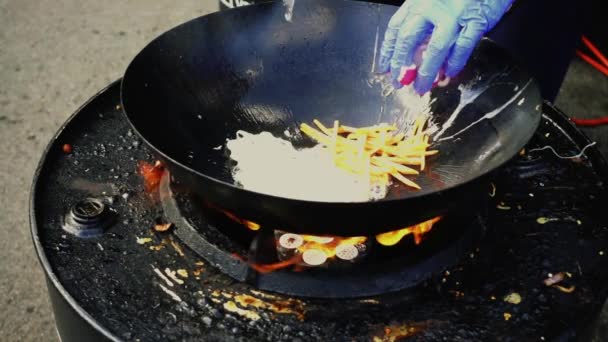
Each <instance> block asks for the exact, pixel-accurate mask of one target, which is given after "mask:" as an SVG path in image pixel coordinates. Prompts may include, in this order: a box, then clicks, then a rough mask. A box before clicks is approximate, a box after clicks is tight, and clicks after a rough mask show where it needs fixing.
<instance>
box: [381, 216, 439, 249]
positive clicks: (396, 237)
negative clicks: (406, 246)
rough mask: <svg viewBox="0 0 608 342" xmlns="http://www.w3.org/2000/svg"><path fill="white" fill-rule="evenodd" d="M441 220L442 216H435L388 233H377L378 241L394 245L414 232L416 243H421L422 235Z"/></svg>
mask: <svg viewBox="0 0 608 342" xmlns="http://www.w3.org/2000/svg"><path fill="white" fill-rule="evenodd" d="M439 220H441V217H435V218H433V219H431V220H428V221H425V222H422V223H420V224H417V225H415V226H411V227H408V228H403V229H399V230H395V231H392V232H388V233H382V234H379V235H376V241H378V243H379V244H381V245H383V246H394V245H396V244H397V243H399V241H401V239H403V238H404V237H406V236H407V235H409V234H413V235H414V243H415V244H417V245H419V244H420V243H421V242H422V237H423V236H424V235H425V234H426V233H428V232H430V231H431V229H432V228H433V225H434V224H435V223H437V222H438V221H439Z"/></svg>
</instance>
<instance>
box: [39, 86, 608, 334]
mask: <svg viewBox="0 0 608 342" xmlns="http://www.w3.org/2000/svg"><path fill="white" fill-rule="evenodd" d="M118 102H119V88H118V86H117V85H114V86H113V87H111V88H110V90H108V91H107V92H105V93H102V94H101V95H100V96H99V97H98V98H96V99H95V100H94V101H92V102H91V103H89V104H88V105H87V106H85V107H84V109H83V110H82V111H80V112H79V113H78V115H76V117H75V118H74V119H73V120H72V121H70V122H69V123H68V124H67V126H66V127H65V128H63V129H62V130H61V133H60V134H59V136H58V137H57V138H56V139H54V140H53V143H52V144H51V146H50V149H49V150H48V151H47V153H46V154H45V157H44V158H43V161H42V164H41V168H40V170H39V171H40V172H39V173H37V180H36V184H35V186H34V194H33V199H32V201H33V202H32V204H33V205H32V212H31V215H32V225H33V227H32V228H33V233H34V237H35V241H40V243H39V244H36V248H37V251H38V253H39V254H40V255H41V258H44V259H43V260H45V261H46V262H45V263H44V264H43V267H44V270H45V272H46V273H47V275H52V276H53V277H49V279H50V281H49V284H50V285H49V286H60V287H61V289H62V291H67V292H63V293H64V294H63V295H62V294H57V296H56V297H54V298H55V300H54V302H53V304H54V307H56V306H57V305H56V304H57V303H58V302H59V301H62V302H63V303H66V304H65V305H68V306H69V305H72V304H73V303H76V304H77V305H78V306H79V307H80V308H82V310H85V311H86V313H87V315H88V316H87V317H89V318H88V319H89V321H90V320H91V319H92V320H95V322H96V324H97V329H103V330H104V331H105V333H106V334H111V335H112V336H114V337H115V339H116V340H135V339H140V340H163V341H166V340H171V339H175V340H188V339H193V340H200V339H216V340H231V339H232V340H236V341H247V340H251V339H254V340H268V339H270V340H279V341H280V340H285V341H293V340H297V339H302V340H323V341H331V340H340V339H344V337H345V338H347V339H349V340H360V341H369V340H370V339H371V340H373V339H374V337H376V338H379V339H381V340H382V339H384V338H386V339H389V338H391V336H393V337H395V338H397V337H399V338H405V337H408V338H409V339H411V340H422V341H436V340H438V341H441V340H446V339H447V340H456V339H461V340H508V339H512V340H526V339H530V338H533V339H538V340H540V339H541V337H543V338H544V339H545V340H554V339H555V340H560V339H569V338H570V339H574V338H571V337H572V336H574V335H580V334H581V332H582V331H583V330H584V327H585V326H586V325H588V323H589V321H590V320H591V319H592V318H593V317H596V315H597V312H598V310H599V308H600V306H601V305H602V303H603V302H604V300H605V298H606V295H607V293H606V291H607V290H608V274H607V273H606V269H607V268H606V267H607V266H608V265H607V260H606V258H605V253H606V251H607V250H608V245H607V244H606V241H608V240H606V239H607V232H606V230H605V229H603V227H605V226H606V223H607V222H608V220H607V219H606V213H605V210H602V209H603V204H604V203H605V200H604V199H603V198H602V196H605V192H606V188H605V184H606V175H607V168H606V164H605V162H604V161H603V160H602V159H601V157H600V156H599V152H598V151H597V150H595V149H593V148H591V149H588V150H587V152H586V156H587V157H583V158H579V159H576V158H575V159H567V160H562V159H559V158H556V157H555V156H554V155H553V154H552V152H551V151H548V150H542V151H540V152H538V153H537V152H530V151H531V150H534V149H536V148H542V147H544V146H546V145H548V144H549V145H551V146H553V147H554V148H555V149H556V151H557V152H558V153H560V154H561V155H562V156H563V155H575V154H578V153H579V152H580V150H581V149H582V147H583V146H585V145H587V144H588V143H589V142H588V141H587V140H586V139H585V138H584V137H583V136H582V135H581V134H580V132H578V131H577V130H576V129H575V128H574V127H571V126H570V125H569V123H568V120H567V118H566V117H565V116H563V115H562V114H560V113H558V112H556V111H555V110H554V109H552V107H551V106H549V105H547V106H546V107H545V112H546V113H547V116H546V117H545V118H544V119H543V124H542V125H541V127H540V129H539V132H538V134H537V135H536V136H535V138H534V140H533V141H532V142H531V143H530V145H529V146H527V148H526V150H527V151H528V152H527V154H526V155H529V156H533V157H534V158H537V157H538V158H539V160H540V161H542V163H539V164H540V165H541V166H542V167H534V169H535V172H534V173H533V174H531V173H529V172H527V173H522V172H520V171H519V170H518V167H517V165H513V164H509V165H508V166H507V167H506V168H505V170H504V171H505V172H504V173H500V174H498V175H496V177H495V178H494V180H495V181H496V182H495V183H494V185H495V187H496V189H495V191H492V188H490V189H489V191H488V192H489V194H488V196H490V195H491V196H490V199H491V201H492V202H490V203H491V204H490V205H489V206H488V215H487V225H486V226H487V227H488V234H486V235H485V236H486V239H484V241H483V242H482V244H481V245H480V246H479V251H477V250H474V251H473V252H472V253H471V254H470V255H469V256H468V257H467V260H468V261H466V262H462V263H460V264H459V265H457V266H455V267H451V268H449V269H447V270H446V271H447V272H444V273H443V274H442V277H439V278H437V279H435V280H433V281H429V282H426V283H423V284H421V285H420V286H418V287H416V288H415V289H410V290H407V291H401V292H399V293H397V294H388V295H385V296H374V297H369V298H365V299H362V300H359V299H340V300H327V299H326V300H309V299H301V298H293V297H289V296H281V295H277V294H273V293H270V292H267V291H259V290H258V289H255V288H252V287H251V286H249V285H247V284H245V283H240V282H235V281H234V280H233V279H231V278H229V277H227V276H226V275H224V274H223V273H222V272H221V271H220V270H219V269H218V268H216V267H214V266H212V265H211V262H209V261H208V260H207V259H206V258H204V257H201V256H199V255H196V254H194V253H193V252H192V251H191V250H189V249H188V248H187V247H186V246H183V245H182V247H180V245H181V243H180V241H179V240H178V239H177V238H176V237H175V236H174V235H173V233H177V232H179V231H180V229H181V228H180V227H176V228H175V229H174V230H173V231H172V232H169V233H159V232H155V231H153V227H154V224H155V222H156V219H157V218H158V217H162V215H163V210H162V208H160V207H159V206H160V204H159V203H158V202H154V201H153V200H152V199H151V198H150V197H149V196H148V194H147V193H146V192H145V189H144V186H143V184H142V183H143V181H142V179H141V177H140V176H139V174H138V173H137V172H136V170H137V168H138V165H137V162H138V161H140V160H145V161H148V162H149V163H154V160H155V158H156V156H155V155H154V154H153V152H152V151H151V150H150V149H148V148H147V147H146V146H143V145H138V147H136V148H134V147H133V146H134V145H133V143H134V141H136V140H137V137H136V136H132V135H130V134H129V133H128V132H129V127H128V124H127V123H126V122H125V121H124V118H123V116H122V113H121V112H120V111H119V110H117V109H116V105H117V103H118ZM100 114H101V115H100ZM66 142H67V143H70V144H71V145H73V146H74V150H73V153H72V154H69V155H66V154H65V153H63V152H62V151H61V145H62V144H64V143H66ZM102 146H105V147H103V148H102ZM524 157H525V156H518V157H517V158H516V160H515V162H518V161H519V160H520V159H525V158H524ZM529 170H530V168H528V171H529ZM553 174H555V175H560V177H561V178H555V177H551V175H553ZM117 176H118V177H117ZM572 177H574V178H572ZM540 183H542V184H543V185H541V184H540ZM564 184H565V186H564ZM579 188H581V189H583V190H578V189H579ZM540 189H544V190H540ZM104 193H105V194H104ZM530 193H532V194H533V197H532V196H530ZM123 194H128V196H124V197H123V196H122V195H123ZM100 195H101V196H102V197H107V196H110V195H111V196H112V197H115V199H114V201H113V202H112V204H111V207H112V208H113V209H115V210H116V211H117V214H118V215H119V217H120V220H118V222H117V223H116V224H115V225H113V226H111V227H110V228H109V229H108V230H107V231H106V233H105V234H103V235H102V236H100V237H99V238H97V239H94V240H91V239H80V238H76V237H74V236H72V235H70V234H66V233H65V232H64V231H63V230H62V229H61V227H60V225H61V222H60V220H59V219H58V218H60V217H61V216H62V215H63V214H64V213H65V210H66V208H65V206H66V204H71V203H76V202H78V201H79V200H82V199H83V198H85V197H89V196H93V197H97V196H100ZM492 196H493V197H492ZM555 198H557V200H553V199H555ZM547 203H549V204H550V205H546V204H547ZM585 203H586V205H583V204H585ZM539 208H540V209H541V210H539ZM573 208H574V209H573ZM539 214H541V215H543V216H542V217H544V218H545V219H546V220H539V219H540V217H539V216H538V215H539ZM577 220H578V221H580V224H579V223H578V222H577ZM539 222H542V224H541V223H539ZM217 234H218V235H220V236H221V235H223V234H221V233H219V232H217ZM172 239H173V240H172ZM600 252H602V253H603V254H604V255H602V254H601V253H600ZM579 266H580V268H579ZM178 270H181V271H180V273H181V274H185V273H184V272H183V271H186V272H187V274H188V278H181V276H180V275H179V274H178V273H177V271H178ZM560 272H569V273H570V274H571V275H572V278H568V279H565V280H564V282H563V283H560V284H558V285H563V286H564V287H568V286H572V285H575V287H576V288H575V290H574V291H573V292H571V293H564V292H562V291H561V290H559V289H558V288H556V287H553V286H547V285H545V284H544V282H543V281H544V280H545V279H546V278H548V273H552V274H553V275H555V274H559V273H560ZM159 273H160V274H159ZM161 275H162V276H161ZM171 276H174V277H178V279H180V281H182V282H183V284H181V283H178V282H177V281H175V280H174V279H173V278H171ZM165 279H167V280H169V281H170V282H171V283H172V284H173V286H170V285H168V283H167V282H166V281H165ZM65 293H69V296H70V297H69V298H67V299H66V297H65ZM514 293H517V294H519V295H520V297H521V302H520V303H519V304H514V303H513V302H515V301H513V300H511V302H508V301H505V300H504V298H506V297H507V296H508V295H512V296H509V297H508V298H517V296H516V295H515V294H514ZM68 299H69V300H70V302H69V303H72V304H69V303H68ZM254 304H255V305H257V307H256V306H254ZM273 304H274V306H273ZM278 308H287V309H286V310H285V312H283V313H281V312H277V311H280V310H278ZM273 309H274V310H275V311H273ZM70 312H72V311H70ZM81 312H82V311H81ZM79 315H81V313H78V312H77V314H76V315H74V314H73V312H72V313H71V315H70V316H66V315H63V314H62V313H61V312H56V315H55V318H56V320H57V321H60V322H63V324H58V327H59V328H60V329H61V328H62V327H70V328H73V327H76V325H78V327H81V324H84V325H86V324H89V323H87V321H85V320H84V319H81V320H78V317H81V316H79ZM507 318H508V320H507ZM78 331H79V332H82V331H83V330H80V329H79V330H78ZM77 340H82V336H81V337H80V339H77ZM91 340H92V339H91Z"/></svg>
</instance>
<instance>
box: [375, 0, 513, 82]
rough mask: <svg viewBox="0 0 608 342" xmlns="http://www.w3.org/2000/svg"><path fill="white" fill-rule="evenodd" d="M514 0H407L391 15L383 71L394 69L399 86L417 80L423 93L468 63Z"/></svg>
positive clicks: (382, 53) (379, 69)
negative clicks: (486, 34)
mask: <svg viewBox="0 0 608 342" xmlns="http://www.w3.org/2000/svg"><path fill="white" fill-rule="evenodd" d="M512 2H513V0H408V1H406V2H405V3H404V4H403V5H402V6H401V7H400V8H399V10H398V11H397V12H396V13H395V15H393V17H392V18H391V20H390V21H389V24H388V28H387V30H386V33H385V35H384V42H383V44H382V49H381V51H380V61H379V63H378V70H377V71H378V72H380V73H387V72H389V71H390V72H391V77H392V80H393V85H394V86H395V87H396V88H401V87H402V86H403V85H404V84H406V85H407V84H409V83H411V82H412V81H414V89H415V90H416V91H417V92H418V93H419V94H424V93H426V92H428V91H429V90H430V89H431V87H432V86H433V84H435V82H437V81H438V80H439V79H441V78H443V77H445V76H447V77H449V78H451V77H454V76H456V75H457V74H458V73H459V72H460V71H461V70H462V69H463V68H464V66H465V64H466V62H467V60H468V59H469V57H470V56H471V53H472V52H473V50H474V48H475V47H476V46H477V43H479V41H480V40H481V38H482V37H483V35H484V34H485V33H487V32H488V31H489V30H491V29H492V28H493V27H494V26H495V25H496V24H497V23H498V21H499V20H500V19H501V18H502V16H503V15H504V13H505V12H506V11H507V10H508V8H509V7H510V5H511V3H512ZM429 38H430V40H429ZM426 42H428V46H425V45H426V44H427V43H426ZM422 51H424V52H422ZM421 52H422V55H420V53H421ZM406 69H408V73H407V75H406V80H405V81H403V77H404V74H405V70H406ZM412 70H414V71H415V73H411V71H412ZM440 71H441V72H440ZM444 73H445V76H444Z"/></svg>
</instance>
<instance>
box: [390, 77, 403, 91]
mask: <svg viewBox="0 0 608 342" xmlns="http://www.w3.org/2000/svg"><path fill="white" fill-rule="evenodd" d="M392 85H393V88H395V89H401V88H403V84H401V82H399V80H396V79H395V80H393V81H392Z"/></svg>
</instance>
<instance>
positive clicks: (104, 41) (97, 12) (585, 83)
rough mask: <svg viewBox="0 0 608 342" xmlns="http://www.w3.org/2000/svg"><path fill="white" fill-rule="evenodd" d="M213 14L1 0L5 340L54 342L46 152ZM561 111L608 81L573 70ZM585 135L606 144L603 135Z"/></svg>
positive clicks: (1, 326) (582, 102) (588, 108)
mask: <svg viewBox="0 0 608 342" xmlns="http://www.w3.org/2000/svg"><path fill="white" fill-rule="evenodd" d="M214 10H217V3H216V1H215V0H180V1H170V0H154V1H149V0H129V1H124V0H122V1H121V0H106V1H93V0H53V1H39V0H12V1H11V0H0V146H1V148H0V189H1V192H0V305H1V307H2V308H1V309H0V340H1V341H21V340H23V341H49V340H50V341H52V340H55V339H56V338H55V330H54V325H53V324H54V323H53V318H52V313H51V310H50V305H49V302H48V297H47V293H46V287H45V284H44V278H43V275H42V272H41V270H40V267H39V264H38V261H37V259H36V256H35V254H34V251H33V247H32V243H31V239H30V235H29V223H28V214H27V210H28V195H29V189H30V185H31V182H32V177H33V173H34V169H35V166H36V164H37V163H38V160H39V158H40V156H41V153H42V151H43V149H44V147H45V146H46V144H47V143H48V142H49V140H50V138H51V137H52V135H53V134H54V133H55V132H56V130H57V129H58V128H59V127H60V125H61V124H62V123H63V122H64V121H65V119H67V117H68V116H69V115H70V114H71V113H73V112H74V111H75V110H76V109H77V108H78V107H79V106H80V105H81V104H82V103H83V102H84V101H85V100H87V99H88V98H89V97H90V96H92V95H93V94H95V93H96V92H97V91H98V90H100V89H101V88H103V87H105V86H106V85H107V84H108V83H110V82H111V81H113V80H116V79H118V78H119V77H121V75H122V73H123V72H124V70H125V68H126V66H127V64H128V63H129V61H130V59H131V58H132V57H133V56H134V55H135V54H136V53H137V52H138V51H139V50H140V49H141V48H142V47H143V46H144V45H145V44H146V43H147V42H148V41H149V40H151V39H152V38H154V37H155V36H157V35H158V34H160V33H162V32H164V31H165V30H167V29H170V28H171V27H173V26H175V25H177V24H180V23H182V22H184V21H187V20H189V19H192V18H194V17H197V16H200V15H203V14H205V13H209V12H211V11H214ZM557 104H558V105H559V106H560V107H561V108H563V109H564V110H566V111H567V112H568V113H573V114H576V115H578V116H581V117H591V116H599V115H602V114H603V115H608V78H606V77H604V76H603V75H600V74H599V73H597V72H595V71H594V70H593V69H591V68H589V67H588V66H587V65H585V64H583V63H580V62H576V63H574V64H573V66H572V67H571V70H570V72H569V74H568V78H567V79H566V82H565V83H564V88H563V90H562V93H561V94H560V97H559V99H558V101H557ZM587 132H588V134H589V135H590V136H592V137H593V138H594V139H598V140H601V145H602V146H603V147H604V148H607V147H608V140H607V137H608V135H607V134H606V133H607V129H604V128H602V129H594V130H587ZM604 331H605V330H604ZM603 336H606V335H603ZM601 340H602V339H597V341H601Z"/></svg>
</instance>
